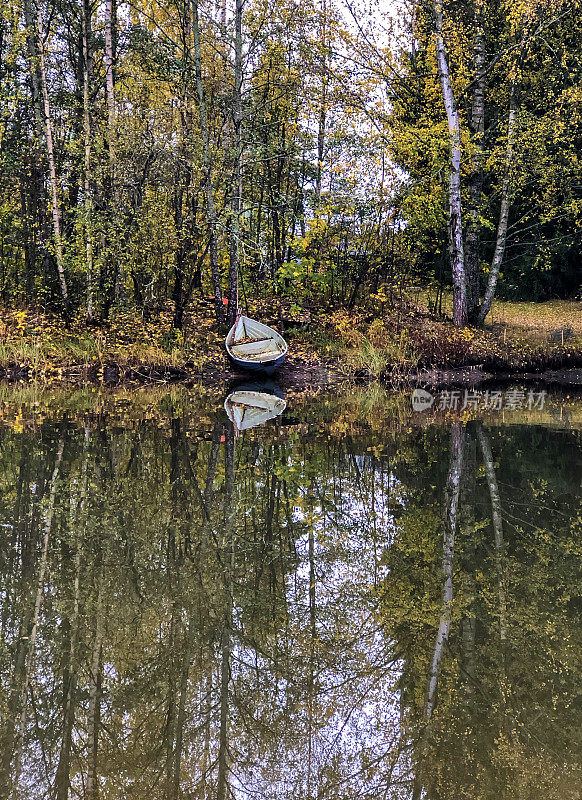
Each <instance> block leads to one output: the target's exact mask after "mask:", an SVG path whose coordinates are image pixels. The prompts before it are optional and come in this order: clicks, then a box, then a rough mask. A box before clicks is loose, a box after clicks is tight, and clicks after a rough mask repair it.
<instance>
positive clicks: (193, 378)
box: [0, 356, 582, 392]
mask: <svg viewBox="0 0 582 800" xmlns="http://www.w3.org/2000/svg"><path fill="white" fill-rule="evenodd" d="M581 360H582V359H581ZM0 381H2V382H4V383H18V382H23V383H32V382H35V383H40V384H45V385H50V384H53V383H66V384H70V385H71V386H80V385H84V384H94V385H100V384H101V385H106V386H119V385H125V386H131V385H136V386H137V385H140V386H141V385H147V384H151V385H155V384H182V385H184V386H186V387H188V386H192V385H201V386H203V387H205V388H213V387H217V388H218V387H220V388H221V389H224V388H228V387H229V386H230V385H233V386H234V385H238V384H240V383H262V382H264V381H268V382H272V383H275V384H276V385H277V386H279V387H280V388H281V390H283V391H291V392H298V391H299V392H300V391H302V390H303V391H306V390H318V391H321V390H336V389H338V388H341V387H349V386H363V385H369V384H374V383H378V384H380V385H382V386H383V387H384V388H386V389H394V390H399V389H403V388H407V387H416V386H418V387H427V388H431V389H439V388H445V387H459V388H464V387H477V386H487V385H507V384H511V383H514V384H515V383H524V384H535V385H544V386H548V387H550V386H559V387H562V388H565V387H567V388H572V389H577V388H579V389H580V390H582V367H581V366H571V367H570V366H568V367H561V368H549V367H545V368H543V369H542V370H540V371H532V370H531V369H529V368H525V369H523V370H519V369H515V368H514V367H513V368H511V367H509V366H506V367H503V368H491V367H490V366H489V367H487V366H485V365H483V364H478V365H475V364H467V365H459V366H450V367H444V366H438V365H434V366H427V367H422V368H419V369H417V370H410V371H408V372H401V371H400V370H398V369H396V370H395V371H394V372H392V373H388V374H385V375H382V376H380V377H375V378H374V377H370V376H366V375H362V374H358V373H357V371H352V372H349V371H344V370H341V369H340V368H339V367H338V365H337V364H336V363H334V362H330V361H325V360H323V359H320V358H316V359H315V360H311V361H310V362H307V361H306V360H305V359H302V358H300V357H293V356H290V357H289V358H288V359H287V361H286V362H285V364H284V365H283V366H282V367H280V369H279V370H277V372H276V373H275V374H274V375H273V376H269V377H267V376H264V377H261V376H259V375H256V374H251V373H244V372H240V371H237V370H234V369H232V368H231V367H224V366H223V367H217V366H215V365H213V364H207V365H205V366H204V367H203V368H202V369H200V368H194V369H191V368H189V367H188V365H186V366H184V367H176V366H171V365H163V364H160V365H156V364H143V363H135V364H118V363H116V362H105V363H92V364H91V363H90V364H87V363H83V364H64V365H54V366H53V365H51V366H45V367H43V368H42V369H35V368H34V367H31V366H29V365H26V364H24V365H18V364H12V365H8V366H1V365H0Z"/></svg>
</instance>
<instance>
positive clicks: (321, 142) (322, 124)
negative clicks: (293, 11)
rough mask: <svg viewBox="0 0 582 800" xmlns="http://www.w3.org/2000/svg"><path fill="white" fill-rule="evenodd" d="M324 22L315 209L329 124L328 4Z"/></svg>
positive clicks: (323, 18) (318, 196)
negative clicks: (327, 73) (327, 72)
mask: <svg viewBox="0 0 582 800" xmlns="http://www.w3.org/2000/svg"><path fill="white" fill-rule="evenodd" d="M321 13H322V21H321V47H322V50H323V66H322V71H323V75H322V78H321V94H320V98H319V120H318V122H317V173H316V176H315V203H314V204H315V208H317V207H318V206H319V203H320V201H321V183H322V173H323V154H324V150H325V133H326V123H327V75H326V70H327V60H326V50H325V48H326V47H327V2H326V0H323V2H322V8H321Z"/></svg>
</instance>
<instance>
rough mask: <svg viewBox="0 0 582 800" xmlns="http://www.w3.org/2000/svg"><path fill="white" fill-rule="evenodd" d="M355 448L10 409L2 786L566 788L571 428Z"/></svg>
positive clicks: (261, 790) (92, 791)
mask: <svg viewBox="0 0 582 800" xmlns="http://www.w3.org/2000/svg"><path fill="white" fill-rule="evenodd" d="M536 437H538V439H539V441H538V440H537V439H536ZM370 445H371V442H369V441H368V440H367V439H366V437H364V436H363V437H361V438H358V439H355V440H352V439H350V438H349V437H347V436H342V437H340V436H338V437H334V436H330V435H327V434H322V433H320V432H319V433H317V432H316V429H315V428H314V429H313V430H312V429H309V428H302V427H298V428H297V429H292V428H291V429H287V430H278V431H277V430H275V429H273V428H271V429H266V430H265V431H255V432H252V433H250V434H245V435H244V436H242V437H240V438H238V439H236V440H235V437H234V435H233V430H232V428H231V427H230V425H226V424H224V423H222V422H220V421H218V422H216V423H215V424H214V425H213V426H212V427H208V428H207V429H204V428H203V426H200V428H192V427H186V426H185V424H184V421H183V420H182V419H180V417H179V416H177V415H176V416H175V417H174V418H173V419H172V421H171V425H170V427H169V430H164V429H162V427H160V426H158V425H156V424H155V422H147V423H146V422H144V423H142V424H141V425H140V426H139V427H138V428H136V429H134V430H127V429H123V428H121V427H109V426H108V425H107V422H106V420H105V419H92V420H91V421H90V422H88V423H87V426H86V427H85V429H79V428H77V427H73V426H70V425H67V424H66V423H60V424H58V425H52V426H51V425H48V424H47V425H45V426H43V427H42V428H41V429H40V430H39V432H38V433H35V434H33V433H27V432H24V433H7V432H4V433H3V434H2V452H3V458H2V462H1V467H0V469H1V471H0V503H1V506H0V514H1V517H2V519H1V522H2V525H3V531H4V538H3V541H2V544H1V547H0V559H1V560H0V570H1V574H2V586H3V594H2V609H1V620H0V624H1V636H2V639H1V642H2V650H1V656H0V677H1V694H0V711H1V716H2V726H1V731H0V732H1V736H2V740H1V745H2V748H1V750H2V766H1V774H0V786H1V787H2V788H1V794H2V796H10V795H13V796H14V797H16V796H21V797H23V798H35V800H36V798H38V797H42V796H47V797H48V796H51V797H55V798H58V800H64V798H67V797H79V796H80V797H82V798H89V800H95V798H97V797H108V798H115V799H117V798H120V800H121V798H124V797H128V796H131V797H132V798H136V799H139V798H141V797H143V798H145V797H148V798H164V800H170V799H171V798H181V797H184V798H185V797H188V798H211V797H212V798H214V797H217V798H220V799H223V798H227V797H233V796H235V797H257V798H270V797H276V796H277V797H289V798H325V797H330V798H356V797H358V798H359V797H362V798H372V797H374V798H377V797H387V798H388V797H390V798H400V797H402V798H408V797H412V796H413V795H415V794H416V795H417V796H420V795H421V794H422V793H423V792H425V793H426V794H427V796H429V797H434V798H437V797H443V798H444V797H450V796H453V795H454V796H456V797H464V796H466V797H471V798H479V797H484V798H485V797H487V798H488V797H492V798H493V797H502V796H504V795H503V791H504V789H503V787H504V786H507V785H509V784H511V785H512V786H515V787H517V788H516V789H515V790H514V795H512V796H515V797H519V798H521V797H524V798H525V797H529V796H530V794H528V791H530V790H531V787H532V786H533V785H535V784H536V782H537V783H540V782H541V783H543V785H544V786H545V785H546V783H547V784H548V785H550V784H552V782H554V784H555V785H556V786H559V787H560V791H561V794H555V792H556V791H557V789H555V792H554V795H552V794H551V791H550V790H548V791H547V792H546V794H548V796H549V797H552V796H556V797H565V798H567V797H570V796H571V797H574V796H575V795H574V794H573V791H574V788H573V787H574V786H575V785H576V783H575V781H574V777H573V772H572V770H573V766H572V765H573V763H574V751H575V748H576V746H577V745H579V736H577V734H576V722H575V720H576V712H577V710H579V709H578V708H577V706H576V703H579V698H578V699H577V697H578V696H577V695H576V692H577V688H579V687H577V683H576V671H577V668H579V661H578V660H577V659H579V652H580V648H579V644H580V642H579V633H578V630H579V629H578V628H577V627H576V624H575V623H577V622H578V621H579V620H578V616H577V615H579V608H578V607H577V606H576V604H575V601H574V600H573V598H574V597H575V594H576V592H575V587H576V580H578V579H579V551H578V550H577V545H576V534H577V533H578V535H579V532H580V494H579V488H580V461H579V459H580V456H579V452H580V451H579V442H577V441H576V440H575V434H566V433H563V434H556V433H551V432H547V433H540V432H532V431H530V430H525V429H524V430H521V429H518V430H516V431H513V432H511V433H507V432H506V433H504V434H503V436H498V435H495V434H494V433H492V432H488V431H485V430H484V429H482V428H479V427H477V426H476V425H474V423H471V424H469V425H468V426H467V427H463V426H462V425H461V424H460V423H459V424H457V425H454V426H453V428H452V431H451V432H449V433H448V434H447V432H446V431H444V430H437V429H434V430H428V431H426V432H422V433H418V432H417V433H412V432H410V433H406V434H403V435H401V436H392V437H388V438H387V440H386V442H384V443H383V455H382V457H381V458H378V457H377V456H376V455H374V453H373V452H371V451H370ZM514 453H517V455H514ZM519 453H521V456H520V455H519ZM534 455H535V458H534ZM516 459H517V460H516ZM576 459H577V461H576ZM578 672H579V669H578ZM540 785H541V784H540ZM530 793H531V792H530Z"/></svg>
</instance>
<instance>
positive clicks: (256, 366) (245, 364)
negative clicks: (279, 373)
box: [228, 353, 287, 375]
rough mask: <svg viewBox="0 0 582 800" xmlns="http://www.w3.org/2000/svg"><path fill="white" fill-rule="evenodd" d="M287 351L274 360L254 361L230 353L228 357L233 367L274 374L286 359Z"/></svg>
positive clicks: (246, 370)
mask: <svg viewBox="0 0 582 800" xmlns="http://www.w3.org/2000/svg"><path fill="white" fill-rule="evenodd" d="M286 355H287V354H286V353H283V355H281V356H279V357H278V358H275V359H273V361H265V362H261V363H256V362H253V361H245V360H243V359H242V358H236V356H233V355H231V354H230V353H229V355H228V357H229V359H230V363H231V364H232V365H233V367H236V368H237V369H240V370H244V371H245V372H254V373H262V374H263V375H272V374H273V372H275V370H276V369H278V367H280V366H281V364H282V363H283V362H284V361H285V357H286Z"/></svg>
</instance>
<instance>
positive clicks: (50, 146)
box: [33, 2, 70, 319]
mask: <svg viewBox="0 0 582 800" xmlns="http://www.w3.org/2000/svg"><path fill="white" fill-rule="evenodd" d="M36 26H37V35H38V74H39V78H40V93H41V97H42V116H43V126H44V139H45V143H46V151H47V159H48V165H49V182H50V187H51V208H52V217H53V236H54V241H55V258H56V262H57V272H58V275H59V284H60V287H61V298H62V301H63V309H64V314H65V317H66V318H67V319H68V317H69V311H70V309H69V292H68V289H67V280H66V278H65V267H64V258H63V239H62V230H61V209H60V206H59V190H58V180H57V168H56V162H55V148H54V141H53V125H52V119H51V105H50V98H49V93H48V84H47V76H46V63H45V58H44V25H43V20H42V9H41V6H40V2H39V4H38V8H37V12H36ZM33 70H35V67H34V65H33Z"/></svg>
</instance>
